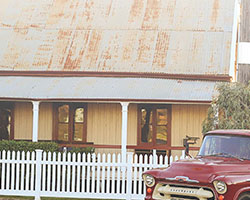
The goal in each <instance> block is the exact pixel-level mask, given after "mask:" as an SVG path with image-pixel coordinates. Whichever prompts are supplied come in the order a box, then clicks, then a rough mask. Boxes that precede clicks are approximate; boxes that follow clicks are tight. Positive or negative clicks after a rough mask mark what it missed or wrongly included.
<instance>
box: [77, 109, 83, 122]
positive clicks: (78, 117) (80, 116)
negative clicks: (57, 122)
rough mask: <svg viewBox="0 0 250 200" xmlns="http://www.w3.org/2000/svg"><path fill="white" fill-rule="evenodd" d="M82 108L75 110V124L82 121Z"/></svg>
mask: <svg viewBox="0 0 250 200" xmlns="http://www.w3.org/2000/svg"><path fill="white" fill-rule="evenodd" d="M83 116H84V108H77V109H76V110H75V122H83V121H84V117H83Z"/></svg>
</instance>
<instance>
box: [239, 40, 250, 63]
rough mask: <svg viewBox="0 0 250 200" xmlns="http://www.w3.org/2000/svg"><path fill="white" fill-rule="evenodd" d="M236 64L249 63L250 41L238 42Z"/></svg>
mask: <svg viewBox="0 0 250 200" xmlns="http://www.w3.org/2000/svg"><path fill="white" fill-rule="evenodd" d="M238 64H250V42H240V43H239V54H238Z"/></svg>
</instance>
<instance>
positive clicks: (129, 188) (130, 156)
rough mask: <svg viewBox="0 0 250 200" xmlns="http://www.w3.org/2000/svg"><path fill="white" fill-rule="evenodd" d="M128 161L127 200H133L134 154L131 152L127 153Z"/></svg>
mask: <svg viewBox="0 0 250 200" xmlns="http://www.w3.org/2000/svg"><path fill="white" fill-rule="evenodd" d="M127 155H128V160H127V195H126V199H127V200H131V199H132V167H133V165H132V164H133V163H132V162H133V153H132V152H129V153H127Z"/></svg>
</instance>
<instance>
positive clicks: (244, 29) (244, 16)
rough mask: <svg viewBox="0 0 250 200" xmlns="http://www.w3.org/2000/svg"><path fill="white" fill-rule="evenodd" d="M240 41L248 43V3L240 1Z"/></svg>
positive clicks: (249, 23)
mask: <svg viewBox="0 0 250 200" xmlns="http://www.w3.org/2000/svg"><path fill="white" fill-rule="evenodd" d="M241 5H242V7H241V20H240V41H241V42H250V20H249V19H250V1H249V0H241Z"/></svg>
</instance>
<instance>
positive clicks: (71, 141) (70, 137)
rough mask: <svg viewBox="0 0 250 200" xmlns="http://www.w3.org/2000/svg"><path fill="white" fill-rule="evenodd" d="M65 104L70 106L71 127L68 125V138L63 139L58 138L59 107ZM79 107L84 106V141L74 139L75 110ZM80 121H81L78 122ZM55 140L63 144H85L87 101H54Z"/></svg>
mask: <svg viewBox="0 0 250 200" xmlns="http://www.w3.org/2000/svg"><path fill="white" fill-rule="evenodd" d="M63 105H68V106H69V122H68V124H69V127H68V133H69V135H68V140H67V141H63V140H59V139H58V131H59V128H58V125H59V120H58V108H59V107H60V106H63ZM77 108H84V115H83V117H84V120H83V123H82V124H83V133H82V139H83V140H82V141H74V139H73V130H74V124H75V123H74V111H75V110H76V109H77ZM78 123H79V122H78ZM53 141H56V142H58V143H61V144H84V143H86V142H87V104H86V103H54V106H53Z"/></svg>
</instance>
